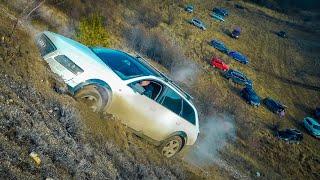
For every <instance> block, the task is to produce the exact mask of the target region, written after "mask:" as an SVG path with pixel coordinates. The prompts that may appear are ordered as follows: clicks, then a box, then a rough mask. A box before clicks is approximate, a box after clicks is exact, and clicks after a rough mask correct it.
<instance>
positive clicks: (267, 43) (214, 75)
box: [9, 0, 320, 179]
mask: <svg viewBox="0 0 320 180" xmlns="http://www.w3.org/2000/svg"><path fill="white" fill-rule="evenodd" d="M48 2H49V7H51V9H55V8H57V9H56V10H57V11H59V12H63V13H64V14H65V15H66V16H67V17H68V19H69V20H70V22H72V23H69V25H70V26H71V27H72V28H70V29H74V30H75V33H71V35H74V36H73V37H74V38H75V39H78V40H80V41H81V42H83V43H85V44H89V45H92V44H93V45H97V44H103V45H105V46H109V47H112V48H120V49H124V50H127V51H131V52H134V51H138V52H140V53H142V54H144V55H145V56H147V57H149V58H151V59H152V60H154V61H155V62H154V63H158V66H159V67H160V68H162V69H165V71H166V72H168V73H170V74H171V75H172V76H173V77H175V75H176V74H177V71H179V72H180V70H184V71H183V72H184V73H183V75H184V76H185V77H184V78H182V79H178V80H181V81H180V84H181V85H182V86H183V87H185V88H186V89H188V90H189V92H190V93H191V94H192V95H193V96H194V97H195V99H194V101H195V103H196V105H197V107H198V109H199V111H200V126H201V124H203V125H207V124H208V123H210V121H214V122H216V121H217V119H219V118H218V116H219V115H221V114H223V116H222V117H229V116H230V117H234V118H233V119H234V121H235V127H236V134H235V136H234V137H232V138H231V139H233V140H231V141H227V142H228V143H227V145H225V146H223V149H220V148H219V149H218V151H219V152H218V153H217V154H215V155H216V156H218V159H219V160H222V161H223V162H226V163H227V164H228V167H233V168H235V169H237V170H239V171H240V172H241V173H242V174H244V175H245V176H248V177H251V178H255V177H256V172H260V173H261V176H262V177H263V178H265V179H282V178H286V179H295V178H296V179H319V178H320V173H319V172H320V163H319V162H320V156H319V153H318V150H319V149H320V144H319V140H317V139H315V138H313V137H311V136H310V135H308V133H307V132H306V131H305V130H304V128H303V127H302V126H301V121H302V119H303V118H304V117H305V116H312V113H313V109H314V108H315V107H316V106H319V102H320V93H319V91H320V83H319V82H320V71H319V68H320V63H319V62H320V60H319V54H320V44H319V42H320V41H319V40H320V33H319V32H320V31H319V29H318V27H319V26H318V25H319V21H317V19H316V18H311V19H312V21H308V22H306V21H305V19H304V18H303V17H299V16H291V15H287V14H282V13H279V12H276V11H273V10H270V9H267V8H264V7H259V6H256V5H254V4H250V3H246V2H242V1H222V0H215V1H188V2H187V1H156V2H155V1H151V0H143V1H142V0H134V1H125V0H123V1H95V2H96V3H88V2H84V1H80V0H72V1H71V0H70V1H59V0H51V1H48ZM187 3H188V4H190V3H192V4H194V6H195V12H194V13H193V14H188V13H186V12H185V11H184V10H183V8H184V6H185V5H186V4H187ZM235 3H240V4H241V5H242V6H244V9H237V8H235V7H234V4H235ZM9 5H10V3H9ZM11 5H12V4H11ZM216 6H222V7H226V8H228V9H229V10H230V16H229V17H228V18H227V19H226V22H224V23H220V22H217V21H215V20H213V19H211V18H210V16H209V13H210V10H211V9H212V7H216ZM36 14H37V15H36ZM309 14H311V15H312V17H313V15H314V13H313V12H310V13H309ZM90 15H93V16H95V15H98V16H99V17H101V19H100V20H101V22H99V23H96V25H98V26H99V27H98V28H95V30H97V31H98V34H103V37H104V38H96V39H97V41H96V42H92V41H91V39H90V37H91V36H93V37H94V36H95V34H96V33H97V32H93V34H92V32H91V30H92V29H90V28H86V27H84V26H89V27H90V26H91V25H90V22H92V21H90V18H91V17H92V16H90ZM31 17H32V18H33V24H34V25H36V26H39V27H42V28H43V27H44V28H49V29H51V30H54V31H58V32H61V33H64V31H63V30H61V25H59V24H58V23H55V24H54V23H48V21H47V20H46V19H45V18H44V17H45V16H43V15H41V13H40V12H37V13H35V14H34V15H33V16H31ZM192 17H198V18H200V19H201V20H203V21H204V22H205V23H206V24H207V27H208V30H207V31H201V30H199V29H197V28H195V27H193V26H191V25H190V24H188V23H187V21H188V20H189V19H191V18H192ZM88 23H89V24H88ZM48 24H50V25H48ZM100 26H102V27H103V28H102V29H101V27H100ZM236 26H240V27H241V28H242V29H243V33H242V35H241V37H240V39H239V40H234V39H231V38H230V37H229V36H228V35H227V32H228V31H231V30H232V28H234V27H236ZM279 30H285V31H287V32H288V34H289V38H288V39H281V38H279V37H277V36H276V35H275V32H276V31H279ZM88 31H89V32H88ZM87 34H89V35H90V36H89V38H87V37H83V35H87ZM99 37H101V36H99ZM105 37H106V38H107V40H106V39H105ZM213 38H215V39H219V40H221V41H223V42H225V44H226V45H227V46H229V47H230V48H231V49H234V50H237V51H240V52H241V53H243V54H245V55H247V56H248V58H249V60H250V63H249V65H242V64H240V63H238V62H236V61H234V60H232V59H230V58H229V57H228V56H226V55H224V54H222V53H220V52H218V51H217V50H215V49H213V48H212V47H210V46H209V45H208V41H210V40H211V39H213ZM98 39H100V42H99V41H98ZM106 41H107V42H106ZM213 56H217V57H220V58H222V59H224V60H225V61H226V62H227V63H228V64H229V65H230V66H231V68H233V69H238V70H241V71H243V72H244V73H245V74H246V75H248V76H249V77H250V78H251V79H252V80H253V81H254V88H255V90H256V91H257V93H258V94H259V95H260V96H261V97H262V98H264V97H268V96H270V97H273V98H275V99H278V100H280V101H281V102H283V103H284V104H286V105H287V106H288V111H287V114H286V116H285V118H283V119H279V117H277V116H276V115H275V114H272V113H271V112H270V111H268V110H267V109H266V108H265V107H263V106H262V107H259V108H253V107H250V106H249V105H248V104H246V103H245V101H243V99H241V97H240V96H239V92H240V90H241V87H240V86H237V85H235V84H233V83H230V82H228V81H227V80H225V79H224V78H223V77H222V75H221V73H220V72H218V71H217V70H215V69H212V68H211V67H210V66H209V60H210V59H211V57H213ZM178 74H180V73H178ZM209 117H210V118H209ZM211 117H213V118H211ZM89 119H91V118H89ZM222 119H223V120H225V121H226V120H227V118H225V119H224V118H222ZM100 123H101V122H100ZM100 123H99V125H100ZM95 124H96V123H93V124H92V123H90V122H89V124H88V125H89V126H94V128H92V129H97V131H100V130H101V129H100V128H98V127H97V126H96V125H95ZM275 124H280V128H287V127H294V128H297V129H299V130H301V131H302V132H303V133H304V141H303V142H302V143H301V144H299V145H292V144H286V143H284V142H282V141H279V140H277V139H276V138H275V137H274V134H273V133H274V132H273V131H272V127H273V125H275ZM101 125H103V123H101ZM99 129H100V130H99ZM204 129H206V127H201V130H202V131H201V137H200V139H199V143H201V139H206V137H207V136H206V135H207V134H208V132H206V131H203V130H204ZM212 129H214V130H216V129H215V128H212ZM109 130H110V129H108V132H109V133H110V131H109ZM124 131H125V130H124ZM102 132H105V130H102ZM111 136H113V135H112V132H111ZM114 136H115V137H117V135H114ZM214 138H219V137H212V141H215V139H214ZM127 141H129V142H130V138H129V140H126V137H123V136H121V137H119V139H118V140H116V142H118V143H119V142H120V144H121V143H123V142H127ZM209 141H211V139H210V138H209ZM124 144H126V143H124ZM129 144H130V143H129ZM138 146H141V147H143V146H144V145H143V143H138ZM195 147H198V145H196V146H195ZM122 148H123V147H122ZM207 148H208V149H213V150H214V151H215V147H211V146H210V145H208V147H207ZM131 150H132V149H131V148H128V151H129V152H130V151H131ZM206 150H207V149H206ZM208 152H209V153H211V152H212V151H208ZM134 153H135V155H136V156H137V157H141V154H139V153H138V152H136V151H134ZM153 153H154V152H151V153H150V154H149V155H148V156H147V158H146V159H144V160H142V163H143V162H144V161H154V162H155V163H158V164H160V165H161V166H168V167H170V166H172V165H170V164H171V161H169V162H166V161H164V162H163V161H162V160H160V158H159V156H157V155H154V154H153ZM155 154H156V153H155ZM187 155H188V154H187ZM205 157H206V156H205ZM209 157H212V156H209ZM218 162H219V161H218ZM222 164H223V163H217V162H215V163H210V164H206V165H205V166H202V167H201V169H200V171H206V172H208V174H209V175H208V176H207V178H218V177H219V176H223V177H225V176H232V177H233V178H235V176H233V175H230V171H228V170H226V169H225V166H223V165H222ZM184 169H185V170H186V171H187V172H188V171H189V172H193V173H192V174H198V175H199V174H200V175H201V176H202V177H204V176H203V173H199V170H198V169H197V168H193V167H188V166H187V167H185V168H184ZM195 169H197V170H195ZM228 173H229V174H228ZM217 174H218V175H217ZM216 176H217V177H216ZM188 177H189V178H190V177H192V176H188ZM178 178H181V177H179V176H178Z"/></svg>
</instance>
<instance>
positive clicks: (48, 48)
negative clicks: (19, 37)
mask: <svg viewBox="0 0 320 180" xmlns="http://www.w3.org/2000/svg"><path fill="white" fill-rule="evenodd" d="M36 44H37V46H38V48H39V50H40V54H41V56H45V55H47V54H49V53H51V52H53V51H55V50H56V49H57V48H56V47H55V46H54V45H53V43H52V42H51V41H50V39H49V38H48V37H47V36H46V35H44V34H42V35H40V36H39V37H37V38H36Z"/></svg>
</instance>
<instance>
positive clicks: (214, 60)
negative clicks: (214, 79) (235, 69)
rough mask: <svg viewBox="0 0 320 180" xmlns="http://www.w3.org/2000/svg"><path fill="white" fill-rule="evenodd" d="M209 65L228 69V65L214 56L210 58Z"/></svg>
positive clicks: (224, 69) (223, 69)
mask: <svg viewBox="0 0 320 180" xmlns="http://www.w3.org/2000/svg"><path fill="white" fill-rule="evenodd" d="M211 65H212V66H213V67H216V68H218V69H221V70H222V71H228V70H229V66H228V65H227V64H226V63H224V62H223V61H222V60H221V59H219V58H215V57H214V58H212V60H211Z"/></svg>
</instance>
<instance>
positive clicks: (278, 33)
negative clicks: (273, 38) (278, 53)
mask: <svg viewBox="0 0 320 180" xmlns="http://www.w3.org/2000/svg"><path fill="white" fill-rule="evenodd" d="M276 34H277V35H278V36H279V37H282V38H287V37H288V35H287V33H286V32H284V31H279V32H277V33H276Z"/></svg>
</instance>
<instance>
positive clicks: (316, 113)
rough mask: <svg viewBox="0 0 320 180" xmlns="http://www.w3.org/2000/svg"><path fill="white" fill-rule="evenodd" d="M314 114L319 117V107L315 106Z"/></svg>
mask: <svg viewBox="0 0 320 180" xmlns="http://www.w3.org/2000/svg"><path fill="white" fill-rule="evenodd" d="M315 115H316V117H317V118H320V107H316V110H315Z"/></svg>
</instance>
